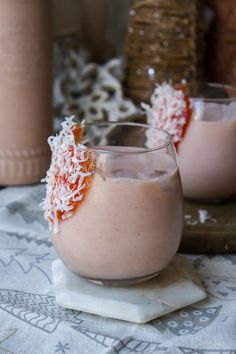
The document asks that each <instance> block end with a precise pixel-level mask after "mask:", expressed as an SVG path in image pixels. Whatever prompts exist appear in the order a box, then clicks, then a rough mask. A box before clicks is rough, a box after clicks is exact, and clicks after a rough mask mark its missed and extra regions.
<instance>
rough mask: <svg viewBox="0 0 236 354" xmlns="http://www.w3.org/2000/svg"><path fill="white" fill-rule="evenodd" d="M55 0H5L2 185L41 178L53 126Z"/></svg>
mask: <svg viewBox="0 0 236 354" xmlns="http://www.w3.org/2000/svg"><path fill="white" fill-rule="evenodd" d="M51 38H52V37H51V1H50V0H34V1H29V0H10V1H9V0H1V1H0V107H1V110H0V122H1V129H0V185H18V184H26V183H34V182H38V181H40V179H41V178H42V177H43V176H44V174H45V171H46V169H47V167H48V164H49V158H50V154H49V149H48V147H47V136H48V135H49V134H50V133H51V125H52V123H51V122H52V96H51V83H52V74H51V73H52V65H51V52H52V50H51V49H52V40H51Z"/></svg>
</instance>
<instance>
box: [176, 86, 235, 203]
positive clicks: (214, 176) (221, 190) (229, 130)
mask: <svg viewBox="0 0 236 354" xmlns="http://www.w3.org/2000/svg"><path fill="white" fill-rule="evenodd" d="M191 100H192V103H193V117H192V120H191V123H190V125H189V127H188V129H187V131H186V134H185V136H184V138H183V140H182V142H181V143H180V144H179V147H178V157H179V161H180V173H181V180H182V184H183V192H184V196H185V197H186V198H191V199H198V200H207V201H220V200H223V199H226V198H228V197H231V196H233V195H235V194H236V88H234V87H231V86H227V85H221V84H203V85H200V88H199V92H198V95H197V96H196V97H194V98H192V99H191Z"/></svg>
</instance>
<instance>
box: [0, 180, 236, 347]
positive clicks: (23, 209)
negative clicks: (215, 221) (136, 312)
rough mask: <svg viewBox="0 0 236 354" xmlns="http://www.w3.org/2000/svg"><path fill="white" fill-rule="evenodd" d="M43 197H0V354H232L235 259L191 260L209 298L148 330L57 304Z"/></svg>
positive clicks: (29, 191)
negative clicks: (43, 215) (43, 213)
mask: <svg viewBox="0 0 236 354" xmlns="http://www.w3.org/2000/svg"><path fill="white" fill-rule="evenodd" d="M43 194H44V186H41V185H36V186H33V187H22V188H7V189H4V190H2V191H0V354H2V353H4V354H5V353H15V354H52V353H57V354H87V353H88V354H100V353H102V354H105V353H106V354H108V353H109V354H113V353H119V354H131V353H142V354H154V353H166V354H167V353H171V354H172V353H173V354H181V353H186V354H187V353H188V354H190V353H191V354H207V353H214V354H233V353H234V354H236V255H228V256H211V257H207V256H203V255H201V256H191V255H189V256H188V258H189V259H190V260H191V262H192V263H193V265H194V267H195V269H196V271H197V273H198V274H199V276H200V278H201V279H202V282H203V284H204V285H205V287H206V289H207V292H208V298H207V300H204V301H203V302H200V303H197V304H194V305H192V306H189V307H187V308H184V309H182V310H179V311H177V312H175V313H172V314H170V315H167V316H164V317H161V318H159V319H156V320H153V321H151V322H149V323H148V324H144V325H136V324H131V323H126V322H123V321H118V320H111V319H105V318H102V317H98V316H95V315H89V314H86V313H82V312H76V311H72V310H65V309H63V308H61V307H60V306H58V305H57V304H56V302H55V298H54V296H53V289H52V276H51V262H52V260H53V259H54V258H55V253H54V250H53V248H52V246H51V242H50V240H49V238H48V232H47V224H46V222H45V221H44V220H43V217H42V212H41V211H40V209H39V207H38V204H39V202H40V201H41V199H42V197H43Z"/></svg>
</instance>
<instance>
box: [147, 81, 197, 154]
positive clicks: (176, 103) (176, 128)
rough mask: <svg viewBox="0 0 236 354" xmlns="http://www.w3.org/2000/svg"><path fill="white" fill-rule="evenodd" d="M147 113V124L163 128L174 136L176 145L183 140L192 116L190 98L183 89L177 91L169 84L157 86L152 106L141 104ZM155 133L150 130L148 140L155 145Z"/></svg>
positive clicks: (152, 98)
mask: <svg viewBox="0 0 236 354" xmlns="http://www.w3.org/2000/svg"><path fill="white" fill-rule="evenodd" d="M141 106H142V108H144V110H145V111H146V112H147V123H148V124H150V125H151V126H155V127H158V128H162V129H164V130H166V131H167V132H169V133H170V134H171V135H172V136H173V141H174V143H175V144H176V145H178V143H179V142H180V141H181V140H182V138H183V136H184V133H185V131H186V128H187V126H188V124H189V121H190V119H191V114H192V107H191V103H190V100H189V98H188V97H187V96H186V95H185V93H184V92H183V90H182V89H175V88H174V87H173V86H171V85H170V84H168V83H163V84H162V85H157V87H156V89H155V90H154V93H153V95H152V97H151V105H150V106H149V105H147V104H145V103H141ZM153 134H154V135H155V131H154V130H153V129H150V132H149V134H148V135H147V139H149V143H148V142H147V143H148V145H150V143H155V136H152V135H153ZM149 147H151V146H149Z"/></svg>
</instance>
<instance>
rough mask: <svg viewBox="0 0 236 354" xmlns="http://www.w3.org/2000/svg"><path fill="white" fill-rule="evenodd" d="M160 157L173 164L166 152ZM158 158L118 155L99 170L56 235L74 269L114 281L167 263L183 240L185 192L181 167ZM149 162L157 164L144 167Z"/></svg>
mask: <svg viewBox="0 0 236 354" xmlns="http://www.w3.org/2000/svg"><path fill="white" fill-rule="evenodd" d="M109 149H111V148H109ZM161 158H162V159H163V160H164V159H166V161H162V163H163V165H171V161H169V160H168V159H169V156H168V155H167V156H164V155H163V156H161ZM147 159H150V160H149V161H146V160H147ZM154 161H155V159H154V156H150V157H148V156H145V155H144V156H142V158H141V159H140V157H137V156H135V155H133V156H132V157H129V156H125V157H122V156H117V157H115V158H113V159H112V161H111V162H110V163H108V165H109V164H110V166H108V168H109V170H110V171H103V173H99V172H98V173H96V174H95V177H94V180H93V182H92V185H91V190H90V191H89V192H88V195H87V196H86V199H85V201H84V202H83V203H82V205H81V206H80V208H79V210H78V211H77V212H76V213H75V215H74V216H73V217H71V218H68V219H67V220H64V221H63V222H62V223H61V225H60V232H59V233H58V234H55V235H53V245H54V247H55V249H56V251H57V253H58V255H59V257H60V258H62V259H63V261H64V262H65V264H66V265H67V266H68V267H69V268H70V269H71V270H73V271H74V272H76V273H78V274H80V275H81V276H83V277H87V278H90V279H95V280H97V279H105V280H109V279H110V280H116V279H134V278H139V277H147V276H150V275H153V274H156V273H159V272H160V271H161V270H162V269H163V268H165V267H166V266H167V264H168V263H169V261H170V260H171V258H172V257H173V256H174V254H175V253H176V251H177V249H178V246H179V243H180V238H181V233H182V195H181V188H180V180H179V171H178V168H176V169H175V170H173V171H172V170H171V166H169V167H170V170H169V171H165V170H164V171H163V170H161V171H159V170H155V165H154V163H153V162H154ZM148 162H150V165H153V167H152V168H153V169H152V170H150V169H149V171H148V172H142V171H147V167H148V166H147V165H148ZM159 164H160V161H159V162H157V163H156V165H159Z"/></svg>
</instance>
